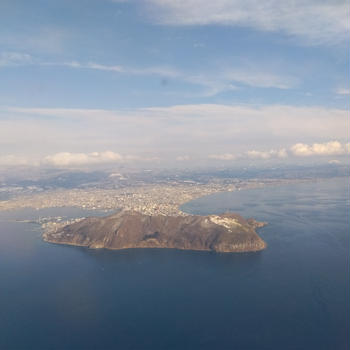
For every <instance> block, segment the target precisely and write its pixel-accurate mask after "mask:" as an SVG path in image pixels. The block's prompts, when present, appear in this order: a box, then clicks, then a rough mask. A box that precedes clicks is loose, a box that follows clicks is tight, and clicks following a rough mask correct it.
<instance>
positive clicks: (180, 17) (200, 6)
mask: <svg viewBox="0 0 350 350" xmlns="http://www.w3.org/2000/svg"><path fill="white" fill-rule="evenodd" d="M144 2H145V3H146V4H147V5H148V7H149V8H150V11H149V13H150V16H151V18H152V19H153V20H154V21H155V22H157V23H159V24H166V25H175V26H189V25H211V24H214V25H231V26H239V27H250V28H254V29H257V30H262V31H281V32H284V33H287V34H289V35H291V36H295V37H301V38H304V39H306V40H308V41H309V42H312V43H314V44H315V43H316V44H318V43H328V44H333V43H334V42H345V39H346V38H347V37H348V35H349V29H350V21H349V2H348V1H346V0H338V1H334V0H326V1H319V0H284V1H280V0H269V1H260V0H245V1H241V0H216V1H202V0H145V1H144Z"/></svg>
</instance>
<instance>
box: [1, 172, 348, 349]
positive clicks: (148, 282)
mask: <svg viewBox="0 0 350 350" xmlns="http://www.w3.org/2000/svg"><path fill="white" fill-rule="evenodd" d="M349 199H350V195H349V179H348V178H336V179H330V180H322V181H316V182H312V183H299V184H293V185H283V186H276V187H273V186H271V187H265V188H260V189H251V190H242V191H236V192H228V193H218V194H213V195H210V196H207V197H203V198H200V199H197V200H194V201H192V202H189V203H187V204H185V205H184V206H183V207H182V208H183V210H185V211H187V212H190V213H193V214H215V213H222V212H225V211H234V212H238V213H240V214H242V215H243V216H245V217H254V218H255V219H257V220H260V221H267V222H268V223H269V224H268V225H267V226H266V227H264V228H262V229H260V230H258V233H259V235H261V237H262V238H263V239H264V240H265V241H266V242H267V244H268V247H267V249H266V250H264V251H261V252H258V253H232V254H231V253H230V254H227V253H221V254H218V253H211V252H195V251H177V250H171V249H130V250H122V251H108V250H90V249H86V248H80V247H73V246H63V245H55V244H50V243H45V242H43V241H42V240H41V232H40V227H39V226H38V225H35V224H32V223H28V222H18V221H14V219H22V220H23V219H33V218H35V217H36V218H38V217H40V216H49V215H54V216H56V215H66V216H73V217H74V216H79V215H82V216H86V215H87V214H89V213H86V211H82V210H80V209H76V208H53V209H46V210H39V211H37V210H31V209H26V210H18V211H12V212H0V349H25V350H29V349H36V350H38V349H45V350H47V349H60V350H61V349H122V350H124V349H152V350H153V349H162V350H166V349H201V350H202V349H237V350H241V349H242V350H245V349H247V350H253V349H254V350H255V349H256V350H265V349H266V350H271V349H278V350H281V349H283V350H287V349H290V350H297V349H306V350H312V349H315V350H316V349H317V350H322V349H329V350H338V349H339V350H340V349H344V350H345V349H349V345H350V344H349V325H350V324H349V309H350V306H349V233H350V223H349V209H350V203H349ZM94 213H95V212H94ZM95 214H96V213H95ZM98 214H99V215H103V213H98Z"/></svg>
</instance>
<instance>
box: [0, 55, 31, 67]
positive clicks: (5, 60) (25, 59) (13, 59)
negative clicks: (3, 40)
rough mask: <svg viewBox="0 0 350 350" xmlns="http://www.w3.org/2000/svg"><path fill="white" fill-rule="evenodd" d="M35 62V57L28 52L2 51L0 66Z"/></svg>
mask: <svg viewBox="0 0 350 350" xmlns="http://www.w3.org/2000/svg"><path fill="white" fill-rule="evenodd" d="M32 63H33V58H32V56H31V55H29V54H27V53H21V52H2V53H0V67H7V66H19V65H28V64H32Z"/></svg>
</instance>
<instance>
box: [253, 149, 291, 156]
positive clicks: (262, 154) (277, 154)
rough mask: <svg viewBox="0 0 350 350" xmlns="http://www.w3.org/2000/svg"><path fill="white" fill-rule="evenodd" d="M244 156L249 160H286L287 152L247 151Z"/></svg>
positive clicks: (283, 150)
mask: <svg viewBox="0 0 350 350" xmlns="http://www.w3.org/2000/svg"><path fill="white" fill-rule="evenodd" d="M246 156H247V157H248V158H251V159H270V158H287V157H288V154H287V150H286V149H285V148H282V149H280V150H270V151H267V152H266V151H256V150H252V151H247V152H246Z"/></svg>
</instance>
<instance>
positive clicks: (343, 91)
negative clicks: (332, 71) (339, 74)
mask: <svg viewBox="0 0 350 350" xmlns="http://www.w3.org/2000/svg"><path fill="white" fill-rule="evenodd" d="M336 93H337V94H338V95H350V89H346V88H339V89H337V90H336Z"/></svg>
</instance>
